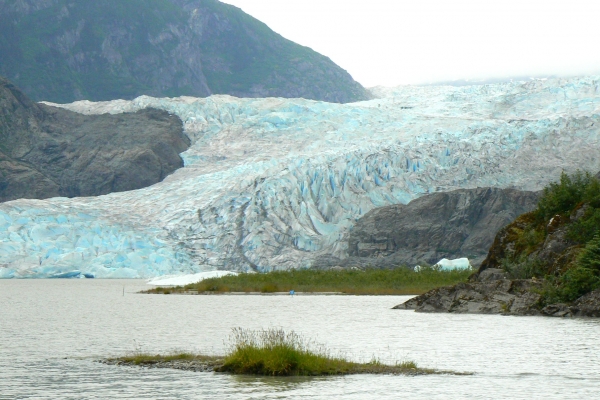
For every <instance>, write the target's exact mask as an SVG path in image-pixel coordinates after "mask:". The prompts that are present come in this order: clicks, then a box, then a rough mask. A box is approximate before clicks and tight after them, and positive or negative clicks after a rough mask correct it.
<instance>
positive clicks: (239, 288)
mask: <svg viewBox="0 0 600 400" xmlns="http://www.w3.org/2000/svg"><path fill="white" fill-rule="evenodd" d="M471 273H472V271H471V270H451V271H442V270H440V269H437V268H434V267H424V268H422V269H421V271H419V272H415V271H413V270H411V269H409V268H403V267H398V268H394V269H374V268H373V269H371V268H367V269H365V270H354V269H347V270H339V271H337V270H310V269H303V270H291V271H274V272H267V273H260V274H240V275H237V276H233V275H229V276H224V277H221V278H211V279H205V280H203V281H201V282H198V283H194V284H190V285H186V286H178V287H168V288H165V287H158V288H155V289H151V290H148V291H146V292H145V293H158V294H172V293H198V294H211V293H228V292H244V293H275V292H289V291H290V290H294V291H296V292H311V293H342V294H350V295H416V294H422V293H425V292H427V291H428V290H431V289H434V288H436V287H440V286H447V285H454V284H456V283H459V282H465V281H466V280H467V278H468V277H469V275H471Z"/></svg>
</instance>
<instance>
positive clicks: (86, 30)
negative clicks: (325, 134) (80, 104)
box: [0, 0, 369, 103]
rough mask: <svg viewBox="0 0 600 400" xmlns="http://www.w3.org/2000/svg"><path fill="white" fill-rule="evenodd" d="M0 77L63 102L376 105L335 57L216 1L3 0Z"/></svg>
mask: <svg viewBox="0 0 600 400" xmlns="http://www.w3.org/2000/svg"><path fill="white" fill-rule="evenodd" d="M0 74H2V75H4V76H6V77H8V78H9V79H10V80H11V81H13V82H15V83H16V84H17V85H18V86H19V87H21V88H22V89H23V91H24V92H25V93H27V94H28V95H29V96H30V97H31V98H33V99H34V100H36V101H40V100H46V101H51V102H55V103H69V102H72V101H75V100H81V99H86V100H94V101H99V100H113V99H132V98H135V97H137V96H140V95H143V94H145V95H150V96H154V97H174V96H183V95H188V96H196V97H205V96H209V95H211V94H230V95H234V96H238V97H288V98H290V97H293V98H297V97H304V98H307V99H314V100H324V101H329V102H340V103H344V102H351V101H359V100H365V99H367V98H368V97H369V94H368V92H367V91H366V89H364V88H363V87H362V86H361V85H360V84H359V83H357V82H356V81H354V80H353V79H352V77H351V76H350V75H349V74H348V73H347V72H346V71H345V70H343V69H342V68H340V67H339V66H337V65H336V64H335V63H333V62H332V61H331V60H330V59H329V58H327V57H325V56H323V55H321V54H319V53H317V52H315V51H313V50H311V49H309V48H308V47H304V46H300V45H298V44H296V43H293V42H291V41H289V40H287V39H285V38H283V37H281V36H280V35H278V34H277V33H275V32H273V31H272V30H271V29H269V28H268V27H267V26H266V25H265V24H263V23H262V22H260V21H258V20H256V19H254V18H252V17H251V16H249V15H247V14H245V13H244V12H243V11H242V10H240V9H238V8H236V7H234V6H231V5H228V4H224V3H221V2H219V1H215V0H127V1H123V0H94V1H67V0H0Z"/></svg>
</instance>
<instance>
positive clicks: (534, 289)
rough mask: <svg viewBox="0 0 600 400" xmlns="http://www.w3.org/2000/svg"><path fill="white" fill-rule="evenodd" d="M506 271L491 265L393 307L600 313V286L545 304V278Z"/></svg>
mask: <svg viewBox="0 0 600 400" xmlns="http://www.w3.org/2000/svg"><path fill="white" fill-rule="evenodd" d="M502 272H503V271H502V270H497V269H493V268H490V269H487V270H485V271H483V272H482V273H480V274H479V276H478V277H473V279H471V281H470V282H466V283H459V284H458V285H455V286H447V287H441V288H437V289H434V290H431V291H429V292H427V293H425V294H422V295H420V296H417V297H413V298H412V299H410V300H408V301H406V302H404V303H402V304H399V305H397V306H395V307H393V308H394V309H396V310H415V311H417V312H441V313H457V314H502V315H541V316H548V317H600V290H595V291H593V292H590V293H588V294H586V295H584V296H582V297H580V298H579V299H577V300H576V301H575V302H574V303H573V304H572V305H567V304H550V305H547V306H545V307H543V308H541V307H540V305H539V303H540V298H541V296H540V294H539V290H540V289H541V288H542V285H543V283H542V281H538V280H532V279H515V280H510V279H506V278H505V277H504V276H503V274H502Z"/></svg>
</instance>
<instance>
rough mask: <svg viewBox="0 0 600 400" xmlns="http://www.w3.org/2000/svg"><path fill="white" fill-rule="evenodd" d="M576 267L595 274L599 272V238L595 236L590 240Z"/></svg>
mask: <svg viewBox="0 0 600 400" xmlns="http://www.w3.org/2000/svg"><path fill="white" fill-rule="evenodd" d="M577 265H578V266H579V267H580V268H586V269H589V270H592V271H594V272H595V273H596V274H598V273H599V272H600V236H598V235H596V236H594V238H593V239H592V240H590V241H589V242H588V243H587V244H586V246H585V248H584V249H583V251H582V252H581V254H580V255H579V257H578V258H577Z"/></svg>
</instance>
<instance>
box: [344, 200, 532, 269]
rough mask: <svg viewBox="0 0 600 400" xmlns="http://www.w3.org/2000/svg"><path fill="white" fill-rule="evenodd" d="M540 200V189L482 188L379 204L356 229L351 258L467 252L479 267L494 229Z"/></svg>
mask: <svg viewBox="0 0 600 400" xmlns="http://www.w3.org/2000/svg"><path fill="white" fill-rule="evenodd" d="M537 199H538V193H537V192H527V191H520V190H513V189H497V188H477V189H460V190H455V191H451V192H446V193H433V194H429V195H425V196H423V197H420V198H418V199H415V200H413V201H411V202H410V203H408V204H407V205H402V204H396V205H391V206H385V207H380V208H376V209H374V210H371V211H370V212H368V213H367V214H365V216H363V217H362V218H360V219H359V220H358V221H357V223H356V225H355V226H354V228H353V229H352V232H351V233H350V237H349V239H348V253H349V255H350V256H351V257H352V258H350V259H349V260H348V262H350V263H351V262H353V261H354V262H356V261H360V263H361V264H364V263H369V261H371V263H377V264H381V263H382V262H383V263H387V264H388V265H415V264H418V263H420V262H421V263H422V262H426V263H429V264H435V263H436V262H437V261H439V260H440V259H441V258H444V257H445V258H458V257H468V258H469V259H470V260H471V265H473V266H479V264H480V263H481V261H483V258H485V256H486V254H487V251H488V249H489V248H490V246H491V244H492V242H493V241H494V236H495V233H496V232H497V231H498V230H499V229H500V228H502V227H504V226H505V225H507V224H508V223H510V222H512V221H513V220H514V219H515V218H516V217H517V216H518V215H520V214H522V213H524V212H527V211H531V210H532V209H533V208H534V207H535V204H536V202H537Z"/></svg>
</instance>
